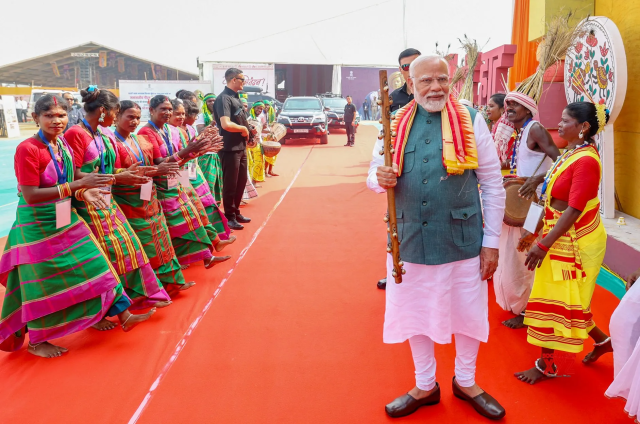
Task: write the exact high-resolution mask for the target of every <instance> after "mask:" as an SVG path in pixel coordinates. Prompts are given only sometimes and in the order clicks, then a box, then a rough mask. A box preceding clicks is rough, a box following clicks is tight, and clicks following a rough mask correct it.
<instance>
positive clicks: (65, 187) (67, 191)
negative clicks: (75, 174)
mask: <svg viewBox="0 0 640 424" xmlns="http://www.w3.org/2000/svg"><path fill="white" fill-rule="evenodd" d="M71 194H72V193H71V187H69V183H64V184H59V185H58V195H59V196H60V198H61V199H66V198H67V197H69V196H71Z"/></svg>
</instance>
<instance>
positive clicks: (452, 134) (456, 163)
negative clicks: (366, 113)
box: [391, 96, 478, 176]
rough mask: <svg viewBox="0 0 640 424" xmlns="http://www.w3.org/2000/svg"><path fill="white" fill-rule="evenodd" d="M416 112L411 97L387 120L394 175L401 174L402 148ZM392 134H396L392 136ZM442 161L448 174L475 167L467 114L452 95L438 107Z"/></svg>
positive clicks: (472, 135)
mask: <svg viewBox="0 0 640 424" xmlns="http://www.w3.org/2000/svg"><path fill="white" fill-rule="evenodd" d="M417 111H418V103H416V101H415V100H412V101H411V102H409V104H407V105H406V106H404V107H403V108H401V109H399V110H398V111H397V112H396V114H395V118H394V120H393V121H392V122H391V134H392V138H391V143H392V144H393V148H394V150H395V152H394V154H393V162H394V163H395V164H396V165H398V176H400V175H402V168H403V165H404V149H405V147H406V145H407V141H408V140H409V133H410V132H411V127H412V126H413V120H414V119H415V117H416V113H417ZM393 134H396V135H395V137H393ZM442 164H443V166H444V167H445V169H446V170H447V174H450V175H451V174H453V175H460V174H462V173H464V171H465V170H467V169H476V168H478V149H477V147H476V138H475V135H474V133H473V121H472V119H471V114H470V113H469V110H468V109H467V108H466V106H464V105H462V104H461V103H459V102H458V100H456V99H455V98H454V97H453V96H449V100H448V101H447V103H446V105H445V107H444V108H443V109H442Z"/></svg>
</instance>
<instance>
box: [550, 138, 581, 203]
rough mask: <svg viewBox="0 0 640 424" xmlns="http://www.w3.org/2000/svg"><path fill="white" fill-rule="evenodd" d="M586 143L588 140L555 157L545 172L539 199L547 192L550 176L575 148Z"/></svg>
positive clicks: (579, 147) (577, 148)
mask: <svg viewBox="0 0 640 424" xmlns="http://www.w3.org/2000/svg"><path fill="white" fill-rule="evenodd" d="M588 145H589V142H588V141H585V142H584V143H583V144H581V145H579V146H576V147H574V148H573V149H571V150H567V151H565V152H564V153H563V154H562V155H560V156H559V157H558V159H556V161H555V162H554V163H553V166H552V167H551V168H550V169H549V171H548V172H547V175H546V176H545V177H544V183H543V184H542V192H541V193H540V200H542V197H543V196H544V195H545V193H546V192H547V186H548V185H549V182H550V181H551V178H552V177H553V176H554V175H555V173H556V171H557V170H558V169H560V167H561V166H562V164H563V163H565V162H566V161H567V159H569V158H570V157H571V156H572V155H573V154H574V153H575V152H576V150H579V149H581V148H583V147H587V146H588Z"/></svg>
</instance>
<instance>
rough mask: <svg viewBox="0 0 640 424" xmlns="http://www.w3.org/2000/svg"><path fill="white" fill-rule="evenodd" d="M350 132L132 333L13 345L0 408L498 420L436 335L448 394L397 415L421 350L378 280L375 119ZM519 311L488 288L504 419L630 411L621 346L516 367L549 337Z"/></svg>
mask: <svg viewBox="0 0 640 424" xmlns="http://www.w3.org/2000/svg"><path fill="white" fill-rule="evenodd" d="M345 139H346V136H345V135H344V134H337V135H333V136H331V138H330V143H329V145H327V146H320V145H315V146H313V148H312V146H311V145H310V143H309V142H306V141H300V142H293V143H292V144H291V145H289V144H287V145H286V146H284V147H283V150H282V153H281V155H280V157H279V159H278V163H277V164H276V170H277V171H279V173H280V174H281V176H280V177H277V178H272V179H268V180H267V181H266V182H264V183H261V184H262V187H263V188H262V189H259V192H260V194H261V195H260V197H259V198H257V199H254V200H252V201H251V203H250V205H249V206H247V207H246V208H244V210H243V213H245V214H246V215H247V216H250V217H251V218H253V222H252V223H251V224H248V225H247V226H246V229H245V230H244V231H237V232H236V233H235V234H236V235H238V241H237V242H236V244H235V245H233V246H232V248H230V249H228V250H229V252H230V254H232V255H233V257H234V259H237V258H239V257H241V258H242V259H241V260H240V261H239V262H237V263H236V262H235V261H234V262H231V261H230V262H227V263H224V264H221V265H218V266H216V267H215V268H213V269H212V270H209V271H205V270H204V268H203V267H202V266H197V267H192V268H191V269H189V270H187V271H186V275H187V277H188V278H189V279H193V280H195V281H197V283H198V284H197V285H196V286H195V287H194V288H193V289H191V290H189V291H188V292H186V293H184V294H183V295H182V296H181V297H180V298H179V299H177V300H176V302H174V304H173V305H172V306H171V307H169V308H167V309H164V310H160V311H158V312H157V313H156V315H155V316H154V317H153V318H152V319H151V321H150V322H148V323H145V324H143V325H141V326H140V327H138V328H136V329H135V330H134V331H133V332H131V333H127V334H125V333H123V332H122V331H119V330H114V331H112V332H108V333H99V332H97V331H92V330H88V331H84V332H81V333H78V334H75V335H72V336H69V337H66V338H64V339H60V340H58V342H59V344H61V345H63V346H65V347H68V348H70V353H69V354H67V355H65V356H64V357H62V358H58V359H52V360H44V359H40V358H35V357H32V356H31V355H29V354H28V353H26V351H25V350H21V351H20V352H17V353H13V354H4V353H2V354H0V381H2V383H3V387H4V390H3V391H2V393H1V394H0V423H5V422H7V423H9V422H20V423H40V422H42V423H45V422H46V423H52V422H53V423H58V422H64V423H127V422H129V421H130V420H131V418H132V417H133V416H134V415H135V413H136V410H138V411H141V412H140V415H139V420H138V422H140V423H182V422H185V423H233V424H235V423H382V422H391V421H397V422H414V421H416V422H418V421H420V422H425V421H427V420H431V419H433V420H437V421H434V422H443V423H475V422H484V423H486V422H488V421H487V420H486V419H484V418H482V417H480V416H479V415H477V414H476V413H475V411H473V410H472V408H471V407H470V406H469V405H466V404H465V403H464V402H462V401H460V400H458V399H456V398H454V397H453V395H452V394H451V385H450V381H451V377H452V375H453V360H454V348H453V345H446V346H437V347H436V352H437V359H438V381H439V382H440V384H441V387H442V393H443V398H442V402H441V403H440V404H439V405H437V406H432V407H428V408H422V409H421V410H419V411H418V412H417V413H415V414H414V415H412V416H409V417H407V418H404V419H399V420H391V419H389V418H387V417H386V415H385V413H384V409H383V407H384V405H385V404H386V403H388V402H389V401H391V400H393V399H394V398H395V397H396V396H399V395H400V394H403V393H405V392H406V391H407V390H409V389H410V388H411V387H413V385H414V378H413V366H412V361H411V355H410V351H409V346H408V343H405V344H402V345H385V344H383V343H382V322H383V316H384V292H383V291H380V290H377V289H376V287H375V282H376V281H377V280H378V279H379V278H381V277H382V276H383V275H384V272H385V271H384V255H385V227H384V223H383V222H382V215H383V212H384V210H385V198H384V196H383V195H376V194H374V193H372V192H370V191H369V190H368V189H367V188H366V186H365V184H364V180H365V179H366V175H367V170H368V166H369V160H370V155H371V150H372V145H373V141H374V139H375V129H374V128H373V127H361V128H360V130H359V133H358V137H357V145H356V147H355V148H347V147H342V145H343V144H344V142H345ZM305 161H306V162H305ZM303 164H304V165H303ZM301 165H302V168H301ZM300 169H301V171H300V174H299V175H298V177H297V179H296V181H295V182H294V184H293V185H292V187H291V190H290V191H289V192H288V193H287V194H286V196H285V197H284V199H283V201H282V203H280V204H279V205H277V208H276V209H275V210H274V206H276V204H277V202H278V201H279V200H280V199H281V197H282V195H283V193H284V192H285V189H286V188H287V187H288V186H289V184H290V182H291V181H292V179H293V178H294V176H295V175H296V173H297V172H298V170H300ZM267 218H268V221H267V223H266V225H265V226H264V228H263V229H262V231H261V232H260V233H259V234H258V236H257V238H255V242H254V243H253V244H252V245H251V246H250V248H249V249H248V250H247V251H246V252H245V253H246V254H245V255H244V257H242V256H241V255H240V253H241V251H243V249H245V248H246V247H247V246H249V244H250V242H251V241H252V239H253V238H254V233H255V232H256V231H257V230H258V229H259V228H261V226H262V224H263V223H264V222H265V220H267ZM225 253H226V251H225ZM229 270H233V271H232V273H231V274H228V271H229ZM223 278H228V279H227V280H226V281H225V283H224V285H223V286H222V287H221V289H220V290H219V291H217V288H218V286H219V285H220V282H221V281H222V280H223ZM216 291H217V297H215V300H213V302H212V303H210V304H209V309H208V310H207V312H206V314H205V315H204V317H203V318H202V319H201V320H199V321H197V322H196V323H195V324H196V326H195V329H194V330H193V331H192V332H191V333H190V334H189V335H188V337H187V338H186V340H187V343H186V345H181V347H183V349H182V350H180V351H179V355H178V356H177V358H176V357H174V358H173V361H171V358H172V355H173V354H174V352H176V345H177V344H178V343H179V342H180V341H181V340H183V338H184V336H185V333H186V332H187V330H188V328H189V326H190V325H192V324H194V321H195V320H196V319H197V317H198V316H199V315H200V314H201V313H202V311H203V308H205V305H207V304H208V302H209V301H210V300H211V299H212V296H213V295H214V292H216ZM616 305H617V299H615V297H614V296H613V295H611V294H609V293H608V292H606V291H604V290H602V289H600V288H597V289H596V294H595V296H594V302H593V309H594V313H595V317H596V320H597V322H598V324H599V325H600V326H601V327H602V328H603V329H605V330H606V329H607V326H608V317H609V316H610V315H611V313H612V312H613V310H614V308H615V306H616ZM508 317H509V315H508V314H507V313H505V312H503V311H502V310H500V308H499V307H498V306H497V305H496V304H495V299H494V298H493V293H491V294H490V321H491V335H490V338H489V343H488V344H486V345H482V347H481V350H480V357H479V361H478V375H477V381H478V383H479V384H480V385H481V386H482V387H483V388H484V389H485V390H487V391H488V392H489V393H491V394H492V395H494V396H495V397H496V398H497V399H499V400H500V401H501V402H502V404H503V405H504V406H505V408H506V410H507V416H506V418H505V419H504V420H503V422H505V423H540V422H545V423H562V422H576V421H579V422H581V423H598V424H602V423H627V422H631V421H629V420H628V418H626V417H625V415H624V413H623V411H622V405H623V403H622V402H621V401H619V400H607V399H606V398H605V397H604V391H605V389H606V387H607V386H608V384H609V382H610V380H611V379H612V374H613V361H612V356H611V355H609V356H607V357H605V358H603V359H602V360H601V361H600V362H598V363H597V364H595V365H593V366H590V367H585V366H582V364H577V365H576V373H575V374H574V375H572V376H571V377H569V378H562V379H557V380H553V381H545V382H543V383H541V384H538V385H536V386H528V385H525V384H523V383H521V382H519V381H518V380H516V378H515V377H513V372H515V371H520V370H523V369H526V368H530V367H531V366H532V365H533V361H534V358H535V357H536V354H537V350H536V349H535V348H534V347H532V346H530V345H528V344H527V343H526V340H525V339H526V334H525V331H523V330H520V331H514V330H509V329H507V328H506V327H503V326H502V325H501V324H500V322H501V321H502V320H504V319H505V318H508ZM585 353H586V352H585ZM583 356H584V353H583V354H580V355H579V359H582V357H583ZM168 363H171V366H170V367H169V368H167V367H166V366H167V364H168ZM167 369H168V372H167V373H166V374H162V373H163V370H167ZM159 375H163V378H162V379H160V380H159V384H158V385H157V387H156V386H154V387H153V388H154V390H153V391H152V392H151V397H150V398H147V400H148V402H147V403H144V405H145V406H146V407H145V408H144V409H142V408H140V409H139V407H140V405H141V404H143V400H144V399H145V396H147V394H148V393H149V391H150V389H151V388H152V385H154V381H156V379H157V378H158V376H159Z"/></svg>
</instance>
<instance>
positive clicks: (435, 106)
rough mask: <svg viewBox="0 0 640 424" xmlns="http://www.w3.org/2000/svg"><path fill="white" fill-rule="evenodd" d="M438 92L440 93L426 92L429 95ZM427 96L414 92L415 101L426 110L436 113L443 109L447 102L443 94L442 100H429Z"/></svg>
mask: <svg viewBox="0 0 640 424" xmlns="http://www.w3.org/2000/svg"><path fill="white" fill-rule="evenodd" d="M434 94H440V93H434V92H431V93H428V94H427V96H429V95H434ZM427 96H420V95H419V94H414V97H415V99H416V102H417V103H418V104H419V105H420V106H422V107H423V108H424V109H425V110H426V111H427V112H430V113H437V112H441V111H442V109H444V106H445V105H446V104H447V96H446V95H445V96H444V98H443V99H442V100H437V101H436V100H429V98H428V97H427Z"/></svg>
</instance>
